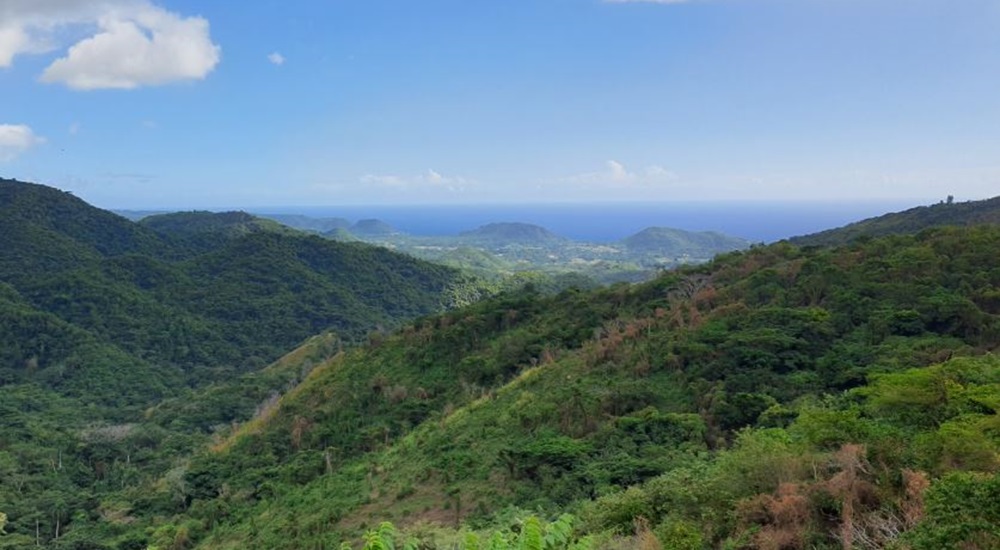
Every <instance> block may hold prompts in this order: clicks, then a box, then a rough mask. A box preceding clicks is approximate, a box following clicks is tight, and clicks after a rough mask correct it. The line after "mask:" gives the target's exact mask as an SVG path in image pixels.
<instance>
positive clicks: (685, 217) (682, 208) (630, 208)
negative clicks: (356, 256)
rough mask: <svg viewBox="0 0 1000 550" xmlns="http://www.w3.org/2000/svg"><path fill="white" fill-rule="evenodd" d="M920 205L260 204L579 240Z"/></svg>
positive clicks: (772, 232) (766, 235) (809, 227)
mask: <svg viewBox="0 0 1000 550" xmlns="http://www.w3.org/2000/svg"><path fill="white" fill-rule="evenodd" d="M914 206H919V203H918V202H916V201H909V202H907V201H892V202H890V201H885V202H675V203H665V202H664V203H600V204H598V203H574V204H571V203H564V204H520V205H518V204H490V205H433V206H428V205H420V206H416V205H396V206H385V205H372V206H356V205H350V206H300V207H273V208H253V209H250V210H251V211H253V212H257V213H271V214H302V215H305V216H310V217H315V218H334V217H337V218H347V219H348V220H351V221H352V222H354V221H357V220H360V219H370V218H375V219H379V220H382V221H384V222H386V223H388V224H390V225H392V226H393V227H395V228H396V229H398V230H400V231H403V232H405V233H409V234H412V235H427V236H431V235H433V236H442V235H457V234H458V233H460V232H462V231H467V230H470V229H475V228H477V227H479V226H482V225H485V224H487V223H493V222H523V223H531V224H535V225H540V226H542V227H545V228H546V229H548V230H549V231H552V232H553V233H556V234H557V235H561V236H564V237H569V238H571V239H574V240H580V241H589V242H598V243H600V242H613V241H616V240H619V239H622V238H624V237H627V236H629V235H632V234H634V233H636V232H638V231H641V230H642V229H645V228H647V227H653V226H659V227H672V228H677V229H684V230H688V231H718V232H721V233H726V234H728V235H732V236H736V237H743V238H745V239H748V240H750V241H752V242H755V243H770V242H774V241H779V240H781V239H785V238H788V237H793V236H796V235H804V234H808V233H815V232H817V231H822V230H824V229H831V228H834V227H840V226H842V225H846V224H848V223H851V222H854V221H859V220H862V219H865V218H870V217H873V216H878V215H881V214H885V213H887V212H894V211H899V210H905V209H907V208H912V207H914Z"/></svg>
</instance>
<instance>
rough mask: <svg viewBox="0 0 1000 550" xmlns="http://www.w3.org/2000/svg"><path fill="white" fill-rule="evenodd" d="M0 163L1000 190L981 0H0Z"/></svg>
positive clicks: (40, 172)
mask: <svg viewBox="0 0 1000 550" xmlns="http://www.w3.org/2000/svg"><path fill="white" fill-rule="evenodd" d="M0 177H7V178H17V179H21V180H26V181H33V182H38V183H44V184H48V185H52V186H55V187H59V188H61V189H65V190H68V191H71V192H73V193H74V194H76V195H77V196H80V197H82V198H84V199H86V200H88V201H89V202H91V203H93V204H95V205H98V206H101V207H104V208H151V209H165V208H217V207H230V206H239V207H264V206H276V205H308V206H321V205H338V204H355V205H357V204H433V203H478V204H489V203H545V202H566V201H570V202H572V201H580V202H600V201H642V202H658V201H721V200H727V201H728V200H735V201H785V200H792V201H795V200H816V201H875V200H894V201H900V200H910V199H912V200H914V201H915V202H918V203H919V202H921V201H927V200H935V201H936V200H940V199H943V198H944V197H945V196H947V195H953V196H955V198H956V200H971V199H981V198H987V197H991V196H994V195H997V194H1000V2H998V1H997V0H960V1H956V0H502V1H501V0H253V1H246V2H231V1H213V2H206V1H204V0H200V1H195V0H0Z"/></svg>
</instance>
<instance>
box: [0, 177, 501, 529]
mask: <svg viewBox="0 0 1000 550" xmlns="http://www.w3.org/2000/svg"><path fill="white" fill-rule="evenodd" d="M482 288H483V287H482V286H481V284H480V283H479V281H478V280H476V279H473V278H470V277H469V276H467V275H464V274H462V273H460V272H458V271H456V270H454V269H451V268H447V267H443V266H439V265H434V264H430V263H427V262H423V261H420V260H417V259H414V258H412V257H409V256H405V255H401V254H396V253H393V252H391V251H389V250H386V249H383V248H378V247H374V246H369V245H365V244H361V243H338V242H334V241H331V240H328V239H323V238H321V237H319V236H314V235H307V234H304V233H301V232H298V231H295V230H292V229H289V228H286V227H283V226H280V225H278V224H277V223H275V222H272V221H268V220H260V219H258V218H254V217H252V216H249V215H247V214H244V213H223V214H209V213H184V214H175V215H169V216H154V217H151V218H148V219H146V220H145V221H144V223H135V222H132V221H129V220H127V219H126V218H123V217H121V216H118V215H115V214H112V213H110V212H106V211H103V210H100V209H97V208H94V207H92V206H90V205H88V204H86V203H85V202H84V201H82V200H80V199H78V198H76V197H74V196H72V195H71V194H69V193H65V192H62V191H58V190H56V189H52V188H50V187H45V186H42V185H36V184H30V183H22V182H18V181H14V180H2V181H0V418H2V419H3V424H4V436H3V438H2V441H0V472H3V473H2V475H0V512H2V513H3V514H7V516H6V517H8V518H10V522H11V523H9V524H8V525H7V532H11V531H15V532H16V533H20V534H23V533H26V532H28V531H27V530H26V529H28V528H27V527H24V526H25V525H27V523H26V522H29V521H30V522H35V521H36V519H37V520H38V522H39V523H37V528H38V529H40V530H41V531H39V533H38V535H37V537H38V538H39V540H40V541H42V542H43V543H44V544H45V545H46V546H51V547H59V548H62V547H63V546H59V545H57V544H56V543H55V542H54V541H55V539H60V541H62V540H63V535H66V536H67V537H68V538H66V539H65V544H68V545H70V547H74V548H75V547H77V546H72V544H74V543H72V542H71V541H72V536H75V535H70V534H69V533H68V530H69V528H68V524H69V523H70V522H71V520H73V518H74V516H75V515H76V514H77V513H81V514H89V513H97V509H96V508H95V506H96V504H95V501H94V500H93V496H92V495H93V494H95V492H96V493H97V494H101V495H108V494H110V491H112V490H113V489H115V487H117V489H121V487H123V486H128V485H129V483H131V482H130V481H127V480H128V479H133V480H135V481H138V480H139V479H145V477H143V476H147V475H151V473H153V472H158V473H163V472H165V471H166V469H168V468H170V467H172V466H170V464H173V463H174V461H176V460H180V459H182V458H183V456H184V454H183V453H185V452H190V450H191V449H194V448H195V447H196V445H198V444H200V442H201V441H203V440H204V438H206V437H207V433H208V432H209V431H211V430H215V429H218V426H219V425H226V424H228V423H229V422H232V421H234V420H236V419H243V418H246V417H248V416H249V415H251V414H252V413H253V410H254V407H255V406H256V405H257V404H258V403H259V402H260V401H261V400H262V399H265V398H266V396H267V395H270V394H271V393H273V392H275V391H278V390H279V389H281V388H283V387H285V386H286V385H287V384H289V383H292V382H294V380H295V378H296V377H297V376H301V373H303V372H305V371H304V370H303V366H302V365H301V364H296V365H295V370H294V372H293V373H290V374H287V373H286V372H285V371H282V373H281V374H280V375H274V374H268V373H260V372H258V371H259V370H260V368H261V367H264V366H265V365H267V364H268V363H270V362H271V361H273V360H274V359H276V358H278V357H280V356H281V355H283V354H284V353H285V352H286V351H287V350H289V349H292V348H294V347H295V346H297V345H299V344H301V343H302V342H303V341H304V340H306V339H307V338H309V337H311V336H313V335H315V334H318V333H321V332H324V333H328V334H331V338H332V339H333V340H335V341H336V342H337V346H338V347H344V346H348V347H349V346H351V345H353V344H355V343H357V342H361V341H365V340H366V339H367V338H368V337H369V335H370V334H378V333H379V332H380V331H385V330H390V329H391V328H393V327H395V326H398V325H399V324H400V323H401V322H403V321H404V320H407V319H412V318H415V317H419V316H423V315H428V314H431V313H435V312H440V311H443V310H445V309H446V308H448V307H452V306H454V305H456V304H459V303H461V302H462V301H465V300H470V299H474V298H475V297H476V296H477V293H479V292H481V291H482ZM199 392H208V393H205V394H204V396H202V394H201V393H199ZM164 403H176V404H177V405H176V406H174V408H172V409H170V408H169V407H168V409H169V410H172V411H173V412H172V413H171V415H172V416H171V417H170V418H171V419H170V420H169V421H164V422H163V423H159V424H158V423H149V422H144V419H145V418H146V416H145V415H146V414H149V413H150V411H152V410H154V409H155V410H161V409H160V408H158V407H162V406H163V405H164ZM197 404H204V405H205V406H208V405H209V404H211V410H210V411H209V412H205V413H204V414H202V409H199V408H192V407H194V406H195V405H197ZM209 419H211V420H209ZM119 449H124V452H125V453H126V454H127V456H125V455H122V456H125V458H122V459H121V460H118V459H117V458H116V457H117V456H118V455H114V457H111V456H110V455H108V454H107V453H112V452H117V450H119ZM170 449H172V450H170ZM180 449H186V450H187V451H181V450H180ZM129 476H133V477H129ZM53 499H56V500H53ZM53 503H55V504H53ZM53 505H57V506H58V508H56V509H55V511H54V512H53V511H52V508H51V506H53ZM46 510H48V511H46ZM2 517H5V516H0V518H2ZM28 518H31V519H28ZM78 525H79V524H78ZM0 527H3V526H2V525H0ZM31 529H35V528H31ZM2 530H3V529H0V531H2ZM28 530H30V529H28ZM42 531H44V533H43V532H42ZM31 532H32V533H34V532H35V531H31ZM80 532H82V531H80V530H77V533H80ZM25 536H27V535H25ZM35 536H36V535H32V537H31V540H32V541H33V542H32V543H31V545H32V546H34V545H35V542H34V541H35ZM23 542H24V539H23V538H19V537H5V536H3V535H0V548H6V547H13V548H19V547H24V546H23V544H22V543H23ZM81 544H83V543H82V542H81ZM86 547H87V548H94V547H95V546H93V545H91V546H86Z"/></svg>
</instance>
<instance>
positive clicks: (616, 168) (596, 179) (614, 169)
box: [563, 160, 677, 186]
mask: <svg viewBox="0 0 1000 550" xmlns="http://www.w3.org/2000/svg"><path fill="white" fill-rule="evenodd" d="M676 179H677V175H676V174H674V173H673V172H671V171H670V170H667V169H666V168H664V167H662V166H658V165H652V166H647V167H646V168H644V169H642V170H640V171H638V172H633V171H630V170H629V169H628V168H627V167H626V166H625V165H624V164H622V163H620V162H618V161H617V160H609V161H607V162H605V163H604V170H600V171H596V172H584V173H582V174H576V175H574V176H570V177H568V178H564V179H563V181H564V182H566V183H575V184H584V185H616V186H621V185H656V184H664V183H670V182H673V181H675V180H676Z"/></svg>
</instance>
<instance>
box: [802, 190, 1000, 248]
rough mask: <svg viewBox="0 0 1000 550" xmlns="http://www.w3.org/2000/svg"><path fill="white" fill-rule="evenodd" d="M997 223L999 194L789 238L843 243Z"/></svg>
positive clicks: (999, 218) (999, 220) (809, 243)
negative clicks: (947, 226)
mask: <svg viewBox="0 0 1000 550" xmlns="http://www.w3.org/2000/svg"><path fill="white" fill-rule="evenodd" d="M980 224H1000V197H994V198H992V199H987V200H981V201H968V202H952V200H951V198H950V197H949V198H948V200H947V201H944V202H940V203H938V204H933V205H930V206H918V207H916V208H911V209H909V210H904V211H903V212H894V213H891V214H885V215H882V216H878V217H875V218H869V219H867V220H862V221H859V222H856V223H852V224H849V225H846V226H844V227H839V228H836V229H830V230H827V231H821V232H819V233H814V234H812V235H804V236H801V237H794V238H792V239H789V240H790V241H791V242H793V243H795V244H797V245H799V246H832V245H843V244H847V243H849V242H851V241H854V240H855V239H859V238H871V237H884V236H887V235H912V234H914V233H918V232H920V231H923V230H924V229H929V228H931V227H936V226H944V225H957V226H965V225H980Z"/></svg>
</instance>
